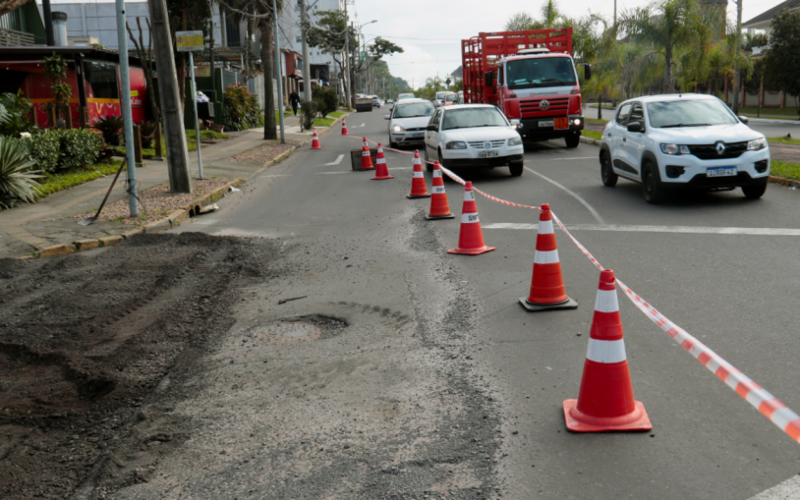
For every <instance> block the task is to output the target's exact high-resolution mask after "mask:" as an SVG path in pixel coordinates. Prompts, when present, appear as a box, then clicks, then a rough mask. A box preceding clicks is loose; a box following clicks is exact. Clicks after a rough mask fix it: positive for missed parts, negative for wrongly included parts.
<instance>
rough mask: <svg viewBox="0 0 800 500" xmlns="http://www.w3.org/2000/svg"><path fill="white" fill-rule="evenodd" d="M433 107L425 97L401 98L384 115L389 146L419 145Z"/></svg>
mask: <svg viewBox="0 0 800 500" xmlns="http://www.w3.org/2000/svg"><path fill="white" fill-rule="evenodd" d="M433 111H434V108H433V104H431V102H430V101H427V100H425V99H416V98H415V99H403V100H402V101H399V102H398V103H397V104H396V105H395V106H394V109H392V113H391V114H389V115H386V116H384V118H385V119H387V120H389V147H392V148H394V147H397V146H398V145H399V146H410V145H421V144H423V143H424V140H425V127H427V125H428V122H429V121H430V120H431V115H432V114H433Z"/></svg>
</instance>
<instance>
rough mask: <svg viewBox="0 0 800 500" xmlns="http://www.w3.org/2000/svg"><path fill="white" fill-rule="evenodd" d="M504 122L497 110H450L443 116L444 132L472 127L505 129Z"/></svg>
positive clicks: (505, 123) (505, 124)
mask: <svg viewBox="0 0 800 500" xmlns="http://www.w3.org/2000/svg"><path fill="white" fill-rule="evenodd" d="M507 125H508V123H507V122H506V120H505V118H503V115H501V114H500V112H499V111H498V110H497V108H467V109H451V110H449V111H447V112H446V113H445V115H444V130H452V129H456V128H472V127H505V126H507Z"/></svg>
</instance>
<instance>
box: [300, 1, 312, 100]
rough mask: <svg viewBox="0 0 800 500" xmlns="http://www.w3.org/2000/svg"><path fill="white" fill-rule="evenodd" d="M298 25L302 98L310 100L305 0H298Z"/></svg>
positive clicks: (307, 27) (307, 23)
mask: <svg viewBox="0 0 800 500" xmlns="http://www.w3.org/2000/svg"><path fill="white" fill-rule="evenodd" d="M300 26H301V28H302V30H303V99H305V100H306V101H310V100H311V61H310V60H309V58H308V29H309V28H310V27H311V26H310V24H309V22H308V10H307V9H306V0H300Z"/></svg>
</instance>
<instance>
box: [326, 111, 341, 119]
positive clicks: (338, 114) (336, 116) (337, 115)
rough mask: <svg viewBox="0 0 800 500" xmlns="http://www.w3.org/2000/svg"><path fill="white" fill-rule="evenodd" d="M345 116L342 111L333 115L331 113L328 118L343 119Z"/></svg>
mask: <svg viewBox="0 0 800 500" xmlns="http://www.w3.org/2000/svg"><path fill="white" fill-rule="evenodd" d="M344 115H345V114H344V113H342V112H341V111H334V112H333V113H330V114H329V115H328V116H332V117H334V118H341V117H343V116H344Z"/></svg>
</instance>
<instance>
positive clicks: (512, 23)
mask: <svg viewBox="0 0 800 500" xmlns="http://www.w3.org/2000/svg"><path fill="white" fill-rule="evenodd" d="M535 22H536V20H535V19H533V17H531V15H530V14H528V13H527V12H517V13H516V14H514V15H513V16H511V17H510V18H508V21H506V31H525V30H529V29H533V28H531V26H533V25H534V23H535Z"/></svg>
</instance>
